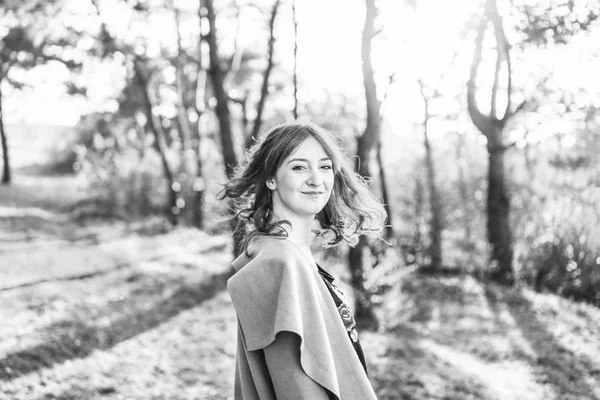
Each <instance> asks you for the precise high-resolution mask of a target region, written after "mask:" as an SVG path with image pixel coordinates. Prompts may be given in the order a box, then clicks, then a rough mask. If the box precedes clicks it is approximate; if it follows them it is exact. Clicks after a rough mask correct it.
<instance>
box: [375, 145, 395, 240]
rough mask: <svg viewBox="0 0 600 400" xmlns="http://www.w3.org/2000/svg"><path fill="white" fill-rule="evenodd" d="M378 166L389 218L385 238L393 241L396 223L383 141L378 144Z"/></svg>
mask: <svg viewBox="0 0 600 400" xmlns="http://www.w3.org/2000/svg"><path fill="white" fill-rule="evenodd" d="M376 156H377V164H378V165H379V182H380V185H381V199H382V200H383V207H384V208H385V212H386V214H387V216H388V219H387V225H388V226H386V228H385V233H384V237H385V239H386V240H387V241H390V240H392V239H393V238H394V237H395V233H394V228H393V227H394V223H393V216H392V209H391V207H390V194H389V191H388V184H387V178H386V176H385V170H384V169H383V159H382V158H381V140H379V141H378V142H377V153H376Z"/></svg>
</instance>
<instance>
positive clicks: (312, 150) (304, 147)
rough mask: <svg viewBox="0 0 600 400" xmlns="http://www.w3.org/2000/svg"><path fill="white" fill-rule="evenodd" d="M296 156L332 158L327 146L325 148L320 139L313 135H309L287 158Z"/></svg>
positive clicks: (318, 158) (317, 158)
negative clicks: (326, 148)
mask: <svg viewBox="0 0 600 400" xmlns="http://www.w3.org/2000/svg"><path fill="white" fill-rule="evenodd" d="M296 157H301V158H306V159H310V160H312V159H316V160H320V159H323V158H330V157H329V154H327V152H326V151H325V148H323V146H322V145H321V143H319V141H318V140H317V139H315V138H314V137H312V136H309V137H307V138H306V139H304V141H303V142H302V143H300V144H299V145H298V147H296V148H295V149H294V151H292V153H291V154H290V155H289V156H288V157H287V158H288V159H291V158H296Z"/></svg>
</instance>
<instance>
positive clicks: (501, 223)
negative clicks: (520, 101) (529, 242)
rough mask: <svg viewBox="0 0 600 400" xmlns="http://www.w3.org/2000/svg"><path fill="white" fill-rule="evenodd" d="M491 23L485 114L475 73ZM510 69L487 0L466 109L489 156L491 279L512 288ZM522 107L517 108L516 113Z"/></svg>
mask: <svg viewBox="0 0 600 400" xmlns="http://www.w3.org/2000/svg"><path fill="white" fill-rule="evenodd" d="M489 22H491V23H492V26H493V30H494V37H495V39H496V46H495V51H496V57H497V59H496V68H495V70H494V72H493V74H494V75H493V79H494V84H493V85H492V90H491V91H490V101H491V106H490V113H489V115H486V114H484V113H482V112H481V110H480V109H479V106H478V104H477V101H476V100H475V98H476V91H477V83H476V82H477V74H478V70H479V66H480V64H481V60H482V50H483V38H484V35H485V31H486V30H487V28H488V24H489ZM503 63H506V69H507V71H508V73H507V77H506V93H505V96H506V98H507V99H508V101H507V104H506V108H505V109H504V110H503V111H504V115H502V117H499V116H498V114H499V110H498V109H497V107H496V98H497V96H498V91H499V87H500V85H499V82H498V76H499V69H500V68H501V66H502V64H503ZM511 71H512V69H511V61H510V45H509V43H508V40H507V39H506V35H505V33H504V28H503V25H502V19H501V17H500V14H499V13H498V10H497V8H496V2H495V0H487V2H486V5H485V14H484V15H483V16H482V17H481V22H480V25H479V28H478V32H477V38H476V41H475V52H474V54H473V61H472V63H471V72H470V76H469V81H468V83H467V109H468V112H469V116H470V117H471V120H472V121H473V124H474V125H475V126H476V127H477V129H479V131H480V132H481V133H482V134H483V135H484V136H485V138H486V139H487V150H488V154H489V163H488V197H487V236H488V243H489V246H490V249H491V254H490V278H492V279H493V280H495V281H496V282H498V283H501V284H505V285H512V284H513V283H514V272H513V269H512V259H513V250H512V237H511V236H512V235H511V231H510V224H509V210H510V202H509V197H508V191H507V189H506V184H505V171H504V152H505V151H506V149H507V148H508V146H507V145H506V144H504V138H503V130H504V127H505V126H506V123H507V121H508V120H509V119H510V118H511V116H512V115H514V113H515V111H513V110H512V108H511V102H510V99H511V94H512V72H511ZM520 107H521V106H519V107H517V110H518V109H519V108H520Z"/></svg>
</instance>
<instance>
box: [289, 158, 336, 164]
mask: <svg viewBox="0 0 600 400" xmlns="http://www.w3.org/2000/svg"><path fill="white" fill-rule="evenodd" d="M294 161H304V162H309V161H308V160H307V159H306V158H292V159H291V160H290V161H288V164H289V163H291V162H294ZM321 161H331V158H330V157H323V158H321V159H320V160H319V162H321Z"/></svg>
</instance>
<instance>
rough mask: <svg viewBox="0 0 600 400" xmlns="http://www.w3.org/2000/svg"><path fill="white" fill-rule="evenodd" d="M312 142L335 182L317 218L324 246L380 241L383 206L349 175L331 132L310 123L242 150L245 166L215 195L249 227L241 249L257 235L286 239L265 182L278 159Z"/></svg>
mask: <svg viewBox="0 0 600 400" xmlns="http://www.w3.org/2000/svg"><path fill="white" fill-rule="evenodd" d="M311 136H312V137H313V138H315V139H316V140H317V141H318V142H319V143H320V144H321V146H323V150H324V151H325V153H326V154H327V155H328V156H329V158H331V161H332V164H333V172H334V183H333V187H332V191H331V196H330V198H329V201H328V202H327V204H326V205H325V207H323V209H322V210H321V211H320V212H319V213H318V214H317V215H316V219H317V221H318V222H319V224H320V225H321V228H322V229H321V231H319V232H318V235H319V236H321V237H323V238H324V239H325V241H326V244H327V245H328V246H335V245H337V244H339V243H340V242H341V241H342V240H345V241H346V242H348V243H350V244H351V245H354V244H355V243H356V241H357V239H358V236H359V235H361V234H367V235H369V236H376V237H381V232H382V229H383V227H384V224H385V221H386V219H387V214H386V212H385V209H384V207H383V205H382V204H381V203H380V202H379V201H378V200H377V199H376V198H375V196H374V195H373V193H371V190H370V189H369V187H368V185H367V183H366V182H365V180H364V179H363V178H362V177H361V176H360V175H359V174H357V173H356V172H355V171H354V167H353V165H352V162H351V160H350V158H349V156H348V154H347V153H346V152H345V150H344V148H343V145H342V142H341V139H340V138H339V137H338V136H337V135H335V134H334V133H333V132H330V131H327V130H325V129H323V128H321V127H320V126H318V125H316V124H314V123H311V122H305V123H297V122H295V123H287V124H283V125H279V126H276V127H274V128H272V129H271V130H270V131H268V132H266V133H265V134H263V135H262V136H261V137H260V139H259V140H258V141H257V142H256V143H255V144H254V145H253V146H252V147H251V148H250V149H249V150H248V151H247V153H246V163H245V164H243V165H241V166H239V167H238V168H237V169H236V171H235V175H234V177H233V178H232V179H231V180H229V181H228V182H227V183H226V184H225V185H224V188H223V189H222V190H221V191H220V192H219V194H218V195H217V197H218V198H219V199H221V200H222V199H225V198H230V199H232V207H233V212H234V218H235V217H239V218H241V219H242V220H244V221H247V222H249V223H251V225H253V229H252V230H251V231H250V233H249V234H247V235H246V236H245V238H244V240H243V242H242V246H241V247H242V251H244V250H245V249H246V248H247V245H248V242H249V241H250V239H251V238H252V237H254V236H256V235H261V234H262V235H272V236H278V237H287V231H286V230H285V227H284V224H288V225H290V223H289V221H285V220H273V218H271V217H272V206H273V197H272V191H271V190H270V189H269V188H267V185H266V182H267V181H268V180H270V179H272V178H273V177H275V174H276V172H277V170H278V169H279V167H280V166H281V164H282V163H283V161H284V160H285V159H286V158H287V157H288V156H290V155H291V154H292V153H293V152H294V151H295V150H296V149H297V148H298V146H300V144H301V143H302V142H304V140H306V139H307V138H308V137H311Z"/></svg>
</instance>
